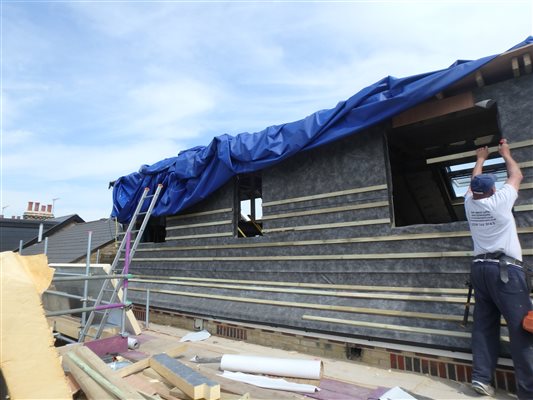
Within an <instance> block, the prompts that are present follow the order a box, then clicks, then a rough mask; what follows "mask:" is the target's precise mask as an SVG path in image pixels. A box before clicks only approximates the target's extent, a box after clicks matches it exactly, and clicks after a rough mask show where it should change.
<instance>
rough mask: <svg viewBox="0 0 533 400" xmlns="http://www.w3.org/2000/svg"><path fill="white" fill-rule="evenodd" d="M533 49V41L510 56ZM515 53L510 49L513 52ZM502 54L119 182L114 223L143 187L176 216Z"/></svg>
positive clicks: (383, 87)
mask: <svg viewBox="0 0 533 400" xmlns="http://www.w3.org/2000/svg"><path fill="white" fill-rule="evenodd" d="M531 43H533V36H530V37H528V38H527V39H526V40H525V41H523V42H521V43H519V44H517V45H516V46H514V47H513V48H512V49H515V48H519V47H522V46H525V45H528V44H531ZM512 49H511V50H512ZM497 56H498V55H493V56H488V57H484V58H480V59H479V60H473V61H463V60H461V61H456V62H455V63H454V64H452V65H451V66H450V67H449V68H447V69H443V70H439V71H435V72H428V73H425V74H420V75H414V76H410V77H406V78H399V79H398V78H394V77H391V76H388V77H386V78H383V79H381V80H380V81H378V82H376V83H374V84H373V85H371V86H368V87H367V88H365V89H363V90H361V91H360V92H358V93H356V94H355V95H353V96H352V97H350V98H349V99H348V100H346V101H341V102H340V103H339V104H337V106H336V107H335V108H332V109H329V110H321V111H318V112H315V113H314V114H311V115H309V116H308V117H306V118H304V119H302V120H299V121H295V122H290V123H286V124H282V125H275V126H271V127H268V128H266V129H264V130H262V131H260V132H256V133H248V132H245V133H241V134H238V135H236V136H230V135H227V134H224V135H221V136H217V137H215V138H214V139H213V140H212V141H211V143H210V144H209V145H208V146H198V147H194V148H191V149H188V150H185V151H182V152H180V153H179V154H178V156H177V157H172V158H167V159H165V160H162V161H159V162H157V163H155V164H153V165H143V166H142V167H141V168H140V170H139V172H135V173H132V174H130V175H126V176H123V177H121V178H119V179H117V180H116V181H115V183H114V187H113V210H112V214H111V215H112V216H113V217H116V218H117V219H118V221H119V222H121V223H125V222H129V221H130V219H131V217H132V216H133V212H134V211H135V207H136V206H137V203H138V202H139V199H140V197H141V195H142V192H143V190H144V188H146V187H149V188H150V189H151V192H153V191H155V188H156V187H157V185H158V184H160V183H161V184H162V185H163V189H162V191H161V194H160V198H159V201H158V203H157V204H156V206H155V208H154V210H153V213H152V215H154V216H164V215H173V214H176V213H178V212H180V211H181V210H184V209H186V208H188V207H190V206H192V205H194V204H196V203H198V202H199V201H201V200H203V199H205V198H207V197H208V196H209V195H210V194H211V193H213V192H214V191H215V190H216V189H218V188H219V187H221V186H222V185H224V184H225V183H226V182H227V181H228V180H229V179H231V178H232V177H233V176H235V175H237V174H243V173H250V172H254V171H259V170H262V169H264V168H267V167H270V166H272V165H274V164H276V163H278V162H280V161H282V160H284V159H286V158H288V157H291V156H292V155H294V154H296V153H298V152H300V151H304V150H309V149H312V148H315V147H318V146H322V145H325V144H327V143H331V142H333V141H335V140H339V139H341V138H344V137H347V136H349V135H353V134H355V133H357V132H361V131H363V130H365V129H367V128H369V127H371V126H373V125H375V124H377V123H379V122H382V121H385V120H387V119H389V118H391V117H393V116H395V115H397V114H399V113H401V112H402V111H405V110H407V109H409V108H411V107H413V106H415V105H417V104H419V103H421V102H423V101H425V100H427V99H429V98H431V97H432V96H435V95H436V94H437V93H439V92H441V91H442V90H444V89H446V88H447V87H448V86H450V85H452V84H453V83H455V82H457V81H458V80H460V79H461V78H463V77H465V76H467V75H468V74H471V73H472V72H474V71H476V70H477V69H478V68H480V67H482V66H483V65H485V64H486V63H488V62H489V61H491V60H492V59H494V58H495V57H497Z"/></svg>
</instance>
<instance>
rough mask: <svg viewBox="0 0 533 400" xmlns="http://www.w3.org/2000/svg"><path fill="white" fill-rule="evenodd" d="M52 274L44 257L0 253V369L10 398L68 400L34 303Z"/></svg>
mask: <svg viewBox="0 0 533 400" xmlns="http://www.w3.org/2000/svg"><path fill="white" fill-rule="evenodd" d="M53 273H54V271H53V269H51V268H49V267H48V262H47V259H46V256H44V255H38V256H20V255H18V254H15V253H13V252H3V253H0V294H1V297H0V333H1V341H0V368H1V369H2V373H3V375H4V378H5V380H6V382H7V387H8V390H9V393H10V396H11V398H15V399H31V398H34V399H35V398H48V399H69V398H72V396H71V392H70V389H69V386H68V383H67V380H66V378H65V374H64V372H63V368H62V367H61V363H60V360H59V356H58V353H57V351H56V349H55V347H54V338H53V336H52V330H51V329H50V327H49V326H48V323H47V321H46V318H45V316H44V309H43V307H42V303H41V297H40V294H41V293H42V292H43V291H44V290H45V289H46V288H47V287H48V286H49V285H50V281H51V279H52V276H53ZM29 374H31V376H30V375H29ZM30 378H31V379H30Z"/></svg>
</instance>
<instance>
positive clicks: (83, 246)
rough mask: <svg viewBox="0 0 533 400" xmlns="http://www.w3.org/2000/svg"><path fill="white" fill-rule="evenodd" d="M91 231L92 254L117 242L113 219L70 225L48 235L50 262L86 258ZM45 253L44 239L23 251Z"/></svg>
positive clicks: (25, 252)
mask: <svg viewBox="0 0 533 400" xmlns="http://www.w3.org/2000/svg"><path fill="white" fill-rule="evenodd" d="M89 231H91V232H92V237H91V252H94V251H96V250H97V249H99V248H102V247H104V246H106V245H107V244H109V243H112V242H113V241H114V240H115V222H114V221H113V220H111V219H100V220H97V221H91V222H85V223H76V222H74V223H70V224H67V225H64V226H63V227H62V228H61V229H56V230H55V231H54V232H52V234H50V235H46V236H47V237H48V251H47V255H48V262H50V263H71V262H75V261H77V260H79V259H81V258H84V257H85V256H86V254H87V240H88V237H89ZM43 252H44V239H43V241H41V242H40V243H34V244H32V245H30V246H29V247H27V248H24V249H23V250H22V254H23V255H34V254H42V253H43Z"/></svg>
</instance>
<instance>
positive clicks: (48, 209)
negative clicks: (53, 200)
mask: <svg viewBox="0 0 533 400" xmlns="http://www.w3.org/2000/svg"><path fill="white" fill-rule="evenodd" d="M47 207H48V208H47V210H46V212H48V213H50V214H52V205H51V204H48V206H47Z"/></svg>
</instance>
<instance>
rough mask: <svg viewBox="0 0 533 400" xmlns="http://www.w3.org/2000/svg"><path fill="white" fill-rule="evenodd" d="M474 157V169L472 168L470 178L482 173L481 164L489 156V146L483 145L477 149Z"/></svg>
mask: <svg viewBox="0 0 533 400" xmlns="http://www.w3.org/2000/svg"><path fill="white" fill-rule="evenodd" d="M476 157H477V158H476V165H474V169H473V170H472V178H473V177H474V176H477V175H480V174H482V173H483V164H484V163H485V160H487V158H489V148H488V147H487V146H485V147H480V148H479V149H477V150H476Z"/></svg>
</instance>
